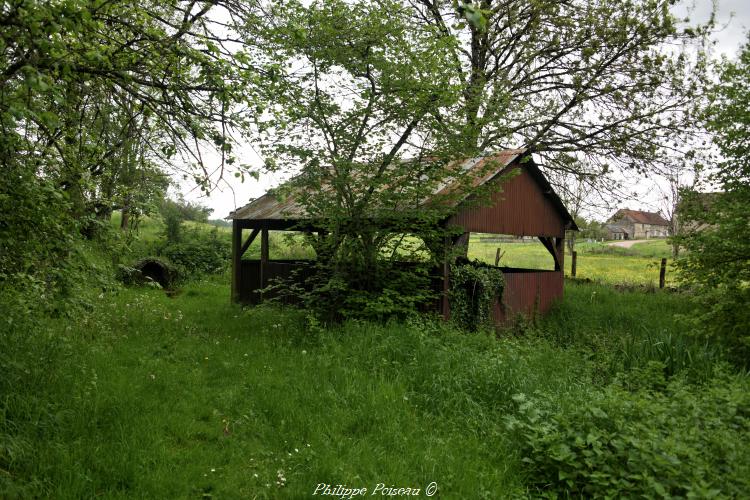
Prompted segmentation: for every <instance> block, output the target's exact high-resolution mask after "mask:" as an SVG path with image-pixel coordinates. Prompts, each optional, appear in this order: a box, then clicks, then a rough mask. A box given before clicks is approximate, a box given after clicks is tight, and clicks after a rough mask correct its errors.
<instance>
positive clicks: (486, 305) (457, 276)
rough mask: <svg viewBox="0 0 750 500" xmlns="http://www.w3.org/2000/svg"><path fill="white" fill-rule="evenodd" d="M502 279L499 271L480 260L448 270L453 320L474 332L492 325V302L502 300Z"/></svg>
mask: <svg viewBox="0 0 750 500" xmlns="http://www.w3.org/2000/svg"><path fill="white" fill-rule="evenodd" d="M504 289H505V278H504V276H503V273H502V271H501V270H500V269H498V268H496V267H492V266H488V265H487V264H484V263H482V262H479V261H470V262H467V263H465V264H459V265H455V266H453V267H452V268H451V289H450V295H449V299H450V306H451V317H452V318H453V320H454V321H455V322H456V323H457V324H459V325H461V326H463V327H465V328H467V329H468V330H472V331H475V330H477V329H479V328H480V327H481V326H486V325H489V324H491V320H492V308H493V306H494V304H495V300H502V297H503V290H504Z"/></svg>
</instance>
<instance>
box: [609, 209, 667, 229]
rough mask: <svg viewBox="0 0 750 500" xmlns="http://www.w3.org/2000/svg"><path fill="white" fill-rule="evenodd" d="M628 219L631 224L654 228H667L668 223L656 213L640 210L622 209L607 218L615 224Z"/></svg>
mask: <svg viewBox="0 0 750 500" xmlns="http://www.w3.org/2000/svg"><path fill="white" fill-rule="evenodd" d="M621 219H629V220H630V221H632V222H637V223H639V224H652V225H654V226H668V225H669V222H667V220H666V219H665V218H664V217H662V216H661V214H659V213H656V212H643V211H641V210H629V209H627V208H623V209H620V210H618V211H617V212H615V214H614V215H613V216H612V217H610V218H609V220H610V221H612V222H615V221H616V220H621Z"/></svg>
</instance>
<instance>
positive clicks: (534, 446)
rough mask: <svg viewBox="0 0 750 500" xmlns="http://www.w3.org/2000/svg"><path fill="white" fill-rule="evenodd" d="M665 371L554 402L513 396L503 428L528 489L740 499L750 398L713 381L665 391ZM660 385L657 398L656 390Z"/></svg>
mask: <svg viewBox="0 0 750 500" xmlns="http://www.w3.org/2000/svg"><path fill="white" fill-rule="evenodd" d="M662 373H663V367H659V366H651V367H648V368H647V369H645V370H641V371H639V372H636V373H635V374H634V375H633V377H634V378H635V379H637V383H638V385H640V387H641V388H640V389H638V390H637V391H635V392H629V391H627V390H625V389H624V388H623V387H621V386H619V385H611V386H608V387H607V388H605V389H604V390H602V391H592V392H586V393H584V394H583V396H582V397H580V398H577V399H576V398H574V400H569V401H564V402H562V403H558V402H556V401H555V400H554V398H552V397H550V396H548V395H544V394H535V395H534V396H526V395H523V394H518V395H516V396H515V397H514V399H515V401H516V403H517V405H518V416H517V417H509V418H507V420H506V422H507V428H508V430H510V431H511V432H513V433H515V434H516V435H517V438H518V439H519V441H520V446H521V450H522V456H523V457H524V458H523V461H524V462H525V463H526V465H527V472H528V477H529V480H530V483H531V485H532V486H533V487H535V488H536V489H537V490H538V492H539V493H541V494H543V495H545V496H548V497H556V496H564V497H568V496H575V497H579V496H582V497H586V498H612V497H618V496H621V495H622V494H623V493H624V492H627V494H628V496H632V497H643V498H653V497H663V498H669V497H688V498H690V497H693V498H696V497H697V498H716V497H743V496H745V495H746V494H747V492H748V491H750V447H749V446H748V438H750V392H748V389H749V388H750V387H748V382H747V379H746V378H741V377H738V376H730V375H727V374H724V373H719V374H717V376H716V377H715V378H714V379H713V380H711V382H710V384H706V385H705V386H694V385H692V386H691V385H688V384H686V383H684V382H683V381H681V380H673V381H672V382H670V383H668V384H666V383H665V381H664V378H663V375H662ZM659 386H664V392H658V391H655V390H654V388H655V387H656V388H658V387H659Z"/></svg>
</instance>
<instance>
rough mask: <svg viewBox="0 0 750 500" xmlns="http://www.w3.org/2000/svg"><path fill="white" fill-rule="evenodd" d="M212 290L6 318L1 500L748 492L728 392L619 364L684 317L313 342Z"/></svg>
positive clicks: (351, 327)
mask: <svg viewBox="0 0 750 500" xmlns="http://www.w3.org/2000/svg"><path fill="white" fill-rule="evenodd" d="M227 286H228V285H227V283H226V278H221V279H212V280H209V281H200V282H193V283H192V284H188V285H186V286H185V287H184V288H183V290H182V292H181V293H180V294H178V295H177V296H175V297H171V298H170V297H167V296H166V295H165V294H164V293H163V292H161V291H158V290H148V289H124V290H120V291H118V292H116V293H107V294H105V295H104V296H103V297H101V298H98V299H97V300H96V301H95V302H93V303H92V309H91V311H89V312H86V313H84V314H80V315H78V316H77V317H74V318H70V319H64V320H63V319H60V320H53V319H48V318H45V317H44V316H28V315H25V314H14V313H13V312H12V311H9V312H10V314H9V315H8V316H7V317H6V318H4V322H5V325H7V326H4V334H3V336H2V337H0V342H2V348H1V349H0V363H1V364H2V368H1V369H2V372H3V374H4V376H3V377H2V378H0V393H2V394H3V395H4V399H3V412H2V414H1V416H0V468H2V469H3V470H4V471H7V473H3V474H0V496H3V497H4V498H13V497H14V496H15V497H30V496H55V497H89V496H93V495H100V496H158V497H183V496H193V495H205V494H210V495H212V496H218V497H243V496H257V497H259V498H264V497H266V498H274V497H279V496H292V497H295V496H296V497H305V496H309V495H310V494H311V492H312V491H313V490H314V488H315V486H316V485H317V484H318V483H320V482H329V483H334V484H336V483H342V484H343V483H346V484H349V485H358V484H362V485H365V486H370V487H372V486H374V484H376V483H378V482H385V483H386V484H399V485H407V486H413V487H421V488H424V487H425V486H426V485H427V484H429V483H430V482H431V481H436V482H437V483H438V487H439V492H440V494H441V495H442V496H444V497H462V498H469V497H470V498H476V497H484V498H498V497H507V498H518V497H524V496H528V497H538V496H540V495H543V494H548V495H553V496H554V495H558V496H565V495H569V494H570V495H572V494H576V493H581V494H583V495H585V496H589V495H594V496H597V495H598V494H600V493H604V492H608V491H615V492H616V491H622V490H618V488H621V487H624V486H627V485H629V484H631V483H632V485H631V486H630V488H631V489H629V490H628V491H640V492H643V494H644V495H646V496H649V495H654V496H655V495H658V494H659V492H660V491H661V489H662V488H663V489H664V490H665V491H666V492H667V493H672V494H680V493H686V492H688V491H694V492H696V493H698V494H699V496H700V493H701V492H704V493H706V492H708V493H710V492H713V490H718V492H717V494H718V496H719V497H731V496H742V492H743V491H747V483H746V481H747V479H746V478H747V477H749V476H748V474H747V466H748V464H747V457H748V456H750V453H749V451H750V450H748V448H747V446H748V443H749V442H750V439H748V438H749V437H750V435H748V434H749V432H748V424H749V422H750V407H749V402H748V400H747V394H748V393H749V392H748V390H750V382H749V381H748V379H747V377H746V376H744V375H737V374H730V373H727V372H726V371H722V369H721V365H720V364H719V365H717V366H718V368H716V369H713V368H709V369H708V370H707V371H706V372H705V376H702V377H700V378H693V377H692V375H690V373H691V371H692V370H703V368H701V366H702V365H701V363H702V362H701V361H699V360H698V359H697V358H695V357H693V358H692V359H693V362H692V364H690V361H688V364H687V365H685V366H681V367H678V368H677V369H676V370H675V371H674V372H673V373H668V372H667V371H666V370H664V369H663V362H661V361H660V360H659V359H655V358H646V357H643V358H640V359H639V361H638V362H637V363H631V364H630V365H628V363H627V362H626V353H627V351H625V350H624V348H620V347H618V345H619V346H625V345H626V343H627V339H628V338H630V337H631V335H632V332H644V333H642V334H640V336H639V337H638V336H637V337H636V339H638V341H639V342H640V341H642V340H645V332H646V331H663V332H664V335H665V336H666V335H672V336H673V337H681V336H682V335H683V333H682V331H681V328H680V326H679V325H678V324H676V323H675V322H674V321H673V318H672V317H671V316H670V315H665V314H660V313H662V312H663V311H664V310H667V309H669V310H674V311H686V310H687V305H686V304H685V303H684V300H683V298H682V297H681V296H678V295H674V294H667V293H664V294H655V295H654V294H647V293H643V292H624V293H623V292H617V291H615V290H612V289H611V288H609V287H604V286H595V285H586V284H575V283H572V284H568V286H567V288H566V300H565V302H564V303H563V304H562V305H561V307H560V308H559V309H557V310H556V311H555V313H554V314H553V315H552V316H550V317H548V318H544V319H543V320H541V322H540V323H539V324H538V325H537V326H532V325H530V326H529V327H528V328H527V329H526V330H525V331H524V332H523V334H521V335H519V336H514V335H512V334H510V333H505V334H504V335H503V337H502V338H500V339H498V338H496V337H495V336H494V335H487V334H485V333H479V334H466V333H464V332H459V331H457V330H455V329H453V328H452V327H451V326H450V324H445V323H442V322H440V321H433V320H431V319H427V318H414V319H412V320H410V321H407V322H391V323H389V324H383V323H371V322H362V321H348V322H344V323H343V324H341V325H339V326H336V327H332V328H321V327H320V326H319V325H316V324H314V323H312V324H311V323H308V321H307V319H306V317H305V315H304V313H302V312H299V311H297V310H295V309H274V308H264V307H256V308H250V309H242V308H240V307H237V306H233V305H230V304H229V301H228V300H227ZM592 296H593V297H594V298H593V300H592ZM584 308H585V309H586V311H587V315H586V316H584V318H585V320H582V321H579V319H581V318H582V316H581V314H580V312H581V309H584ZM9 318H12V321H11V322H7V319H9ZM558 330H559V331H560V332H561V335H562V334H564V337H555V336H553V333H554V332H556V331H558ZM594 339H598V340H594ZM652 340H653V341H655V342H657V343H658V339H652ZM662 359H665V358H662ZM684 359H691V358H690V357H688V356H685V357H684ZM691 380H695V382H693V381H691ZM604 415H606V417H605V416H604ZM509 425H511V427H512V430H509V427H508V426H509ZM308 445H309V446H308ZM566 447H567V448H569V452H566ZM589 451H590V452H591V454H589ZM558 470H563V471H564V472H565V473H566V474H567V476H565V477H562V478H561V477H560V476H559V475H558V473H557V471H558ZM280 476H281V477H283V478H284V479H283V480H281V479H280ZM568 481H572V482H573V484H572V485H571V484H570V483H569V482H568Z"/></svg>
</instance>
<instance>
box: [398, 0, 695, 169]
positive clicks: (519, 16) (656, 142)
mask: <svg viewBox="0 0 750 500" xmlns="http://www.w3.org/2000/svg"><path fill="white" fill-rule="evenodd" d="M672 3H674V2H670V1H667V0H656V1H637V0H628V1H623V2H605V1H566V2H560V1H557V0H541V1H535V2H528V1H523V0H508V1H491V0H482V1H479V2H465V1H463V2H453V1H447V0H413V1H409V2H408V3H407V5H409V6H410V8H411V9H412V10H413V13H414V14H413V17H414V20H415V22H417V23H419V24H421V25H424V26H427V27H429V28H430V29H432V30H433V33H435V36H439V37H443V38H445V39H450V40H454V41H455V43H453V44H449V45H448V47H449V50H450V55H449V59H448V60H447V61H446V62H445V63H446V64H449V65H450V66H451V67H452V68H453V70H454V72H455V74H456V82H455V83H456V84H457V85H458V86H459V88H460V92H461V100H460V103H459V112H458V113H456V114H455V115H453V116H449V117H444V119H445V120H446V122H448V123H450V124H451V125H452V126H453V127H454V129H455V131H456V133H457V134H458V135H460V136H461V137H462V138H463V141H464V142H465V143H466V144H467V147H470V148H472V149H474V150H475V151H484V150H488V149H490V150H491V149H498V148H505V147H509V146H510V147H526V148H530V149H533V150H534V151H535V152H537V153H538V154H539V155H540V156H542V157H543V158H544V160H545V165H546V167H547V168H551V169H556V170H560V171H567V172H571V173H574V174H576V175H581V174H588V175H593V176H597V177H598V176H601V175H602V174H606V173H607V172H610V171H614V170H623V169H624V170H634V171H638V172H644V171H648V170H649V169H650V168H652V167H653V166H654V165H658V164H659V163H660V161H661V160H662V158H663V154H664V152H665V150H672V151H671V152H672V153H673V154H678V153H680V151H674V149H675V146H674V145H673V144H671V143H670V142H671V141H672V140H674V139H675V138H676V137H679V136H680V135H681V134H682V133H683V131H685V130H691V129H692V127H691V126H690V125H691V123H690V114H691V113H690V109H691V107H692V101H693V99H694V98H695V96H696V93H697V92H699V89H700V87H699V83H700V75H701V74H702V72H701V64H702V63H700V61H699V62H698V65H697V66H696V67H695V68H692V69H689V68H688V67H687V65H688V61H687V59H686V57H685V56H684V55H678V56H674V55H673V54H672V53H670V51H669V50H667V49H666V48H665V46H666V45H667V44H675V43H680V41H684V40H686V39H690V38H692V37H694V36H697V35H699V34H701V33H705V32H706V30H707V29H708V28H709V27H710V25H709V26H703V27H698V28H686V29H682V30H681V29H680V28H678V21H677V19H675V18H674V17H673V16H672V14H671V13H670V10H669V7H670V5H671V4H672ZM582 158H586V159H587V160H588V161H587V162H581V161H580V160H581V159H582Z"/></svg>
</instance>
